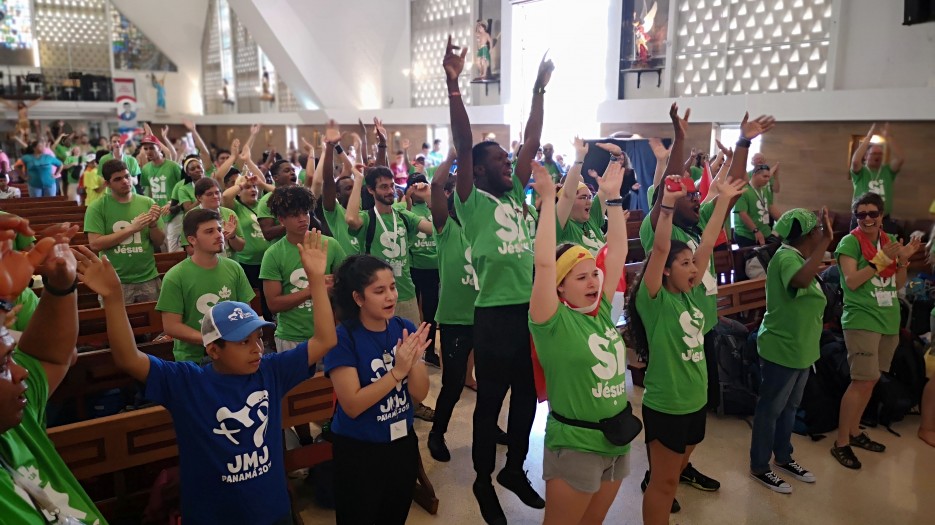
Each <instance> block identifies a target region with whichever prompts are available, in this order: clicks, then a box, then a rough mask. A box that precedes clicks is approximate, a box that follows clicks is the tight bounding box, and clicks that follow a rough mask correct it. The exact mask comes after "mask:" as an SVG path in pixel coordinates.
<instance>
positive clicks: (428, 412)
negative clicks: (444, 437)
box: [415, 403, 435, 422]
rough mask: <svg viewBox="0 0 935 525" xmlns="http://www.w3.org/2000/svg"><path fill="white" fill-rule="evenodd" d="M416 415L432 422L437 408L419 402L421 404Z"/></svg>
mask: <svg viewBox="0 0 935 525" xmlns="http://www.w3.org/2000/svg"><path fill="white" fill-rule="evenodd" d="M415 416H416V417H417V418H419V419H421V420H423V421H429V422H432V421H434V420H435V410H433V409H431V408H429V407H427V406H425V405H423V404H422V403H419V406H418V407H416V411H415Z"/></svg>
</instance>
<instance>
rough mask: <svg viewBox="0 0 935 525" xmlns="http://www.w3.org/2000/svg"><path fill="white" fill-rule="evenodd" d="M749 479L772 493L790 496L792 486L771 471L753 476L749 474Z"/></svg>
mask: <svg viewBox="0 0 935 525" xmlns="http://www.w3.org/2000/svg"><path fill="white" fill-rule="evenodd" d="M750 477H751V478H753V479H755V480H757V481H759V482H760V483H762V484H763V485H765V486H766V488H768V489H770V490H772V491H774V492H778V493H780V494H792V485H790V484H788V483H786V482H785V481H784V480H783V479H782V478H780V477H779V476H777V475H776V473H775V472H773V471H772V470H768V471H766V472H765V473H763V474H755V473H753V472H751V473H750Z"/></svg>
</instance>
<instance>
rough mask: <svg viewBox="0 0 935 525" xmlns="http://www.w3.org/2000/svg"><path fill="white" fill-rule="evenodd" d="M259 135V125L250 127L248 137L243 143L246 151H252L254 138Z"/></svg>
mask: <svg viewBox="0 0 935 525" xmlns="http://www.w3.org/2000/svg"><path fill="white" fill-rule="evenodd" d="M259 133H260V125H259V124H254V125H252V126H250V136H249V137H248V138H247V142H246V143H244V146H243V147H244V148H246V149H248V150H252V149H253V143H254V142H255V141H256V136H257V135H258V134H259Z"/></svg>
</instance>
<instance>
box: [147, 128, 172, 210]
mask: <svg viewBox="0 0 935 525" xmlns="http://www.w3.org/2000/svg"><path fill="white" fill-rule="evenodd" d="M140 147H142V148H143V152H144V153H145V154H146V157H147V159H149V162H147V163H146V164H145V165H144V166H143V168H142V180H141V182H140V185H141V186H143V188H148V191H147V194H148V195H149V196H150V197H151V198H152V199H153V200H154V201H156V204H158V205H160V206H165V205H166V204H168V203H169V200H170V198H171V197H172V190H173V189H174V188H175V185H176V184H178V182H179V181H180V180H182V167H181V166H179V165H178V163H176V162H174V161H171V160H167V159H166V158H165V156H163V154H162V150H161V149H159V139H157V138H156V137H155V136H153V135H148V136H145V137H143V139H142V140H141V141H140Z"/></svg>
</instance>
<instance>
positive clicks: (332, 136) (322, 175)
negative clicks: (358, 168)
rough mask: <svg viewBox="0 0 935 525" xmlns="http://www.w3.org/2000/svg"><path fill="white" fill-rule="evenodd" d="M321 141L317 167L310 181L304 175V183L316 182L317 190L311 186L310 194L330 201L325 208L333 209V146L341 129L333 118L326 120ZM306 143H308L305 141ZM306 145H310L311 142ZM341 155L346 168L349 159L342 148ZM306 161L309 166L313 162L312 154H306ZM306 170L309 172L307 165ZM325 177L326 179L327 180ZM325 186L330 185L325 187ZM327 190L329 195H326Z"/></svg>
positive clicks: (334, 185) (339, 140)
mask: <svg viewBox="0 0 935 525" xmlns="http://www.w3.org/2000/svg"><path fill="white" fill-rule="evenodd" d="M322 142H323V143H324V147H323V148H322V158H321V159H319V161H318V167H317V168H316V169H315V170H314V172H315V174H314V176H313V177H312V181H309V179H308V177H307V176H306V179H305V183H306V184H309V185H311V186H315V185H316V184H317V185H318V187H317V190H318V191H317V192H316V191H315V190H316V188H314V187H313V188H312V194H313V195H320V196H322V197H323V198H324V200H325V201H330V202H329V204H330V206H331V207H330V209H329V208H328V207H326V208H325V209H327V210H328V211H333V210H334V203H335V202H336V201H337V191H338V190H337V185H336V184H335V182H334V148H335V146H336V145H338V144H339V143H340V142H341V131H340V130H339V129H338V125H337V123H336V122H335V121H334V120H329V121H328V126H327V127H325V136H324V137H322ZM306 144H308V143H307V142H306ZM308 145H309V146H311V144H308ZM313 151H314V149H313ZM341 157H342V160H345V162H344V167H345V169H347V167H348V165H349V164H350V161H349V160H346V159H347V154H346V153H344V152H343V150H342V153H341ZM308 162H309V166H311V163H312V162H313V160H312V155H309V156H308ZM306 172H307V173H311V171H309V170H308V168H307V167H306ZM315 179H318V182H315ZM325 179H327V181H326V180H325ZM325 186H330V187H329V188H327V189H326V188H325ZM329 192H330V196H329V195H328V193H329Z"/></svg>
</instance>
